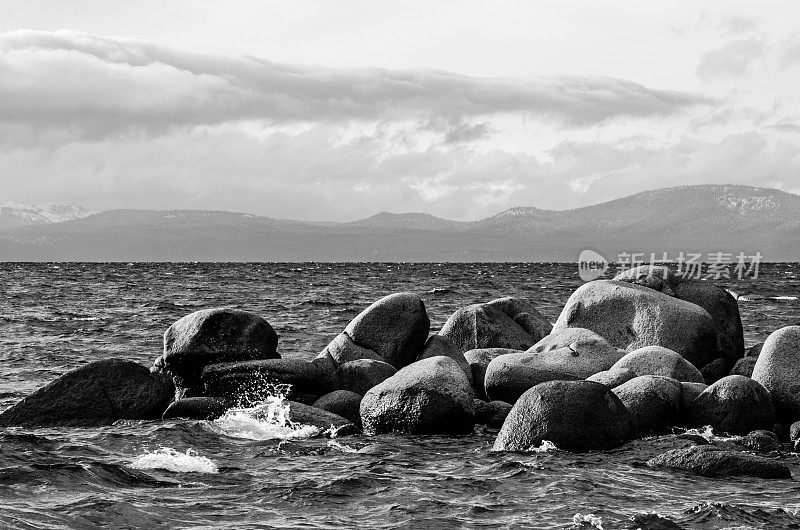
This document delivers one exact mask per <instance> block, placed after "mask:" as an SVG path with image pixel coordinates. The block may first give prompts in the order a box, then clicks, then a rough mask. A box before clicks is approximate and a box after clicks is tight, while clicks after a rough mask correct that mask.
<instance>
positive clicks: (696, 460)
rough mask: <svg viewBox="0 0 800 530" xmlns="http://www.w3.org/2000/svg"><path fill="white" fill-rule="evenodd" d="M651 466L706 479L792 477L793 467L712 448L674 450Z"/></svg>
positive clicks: (652, 460) (658, 458) (658, 457)
mask: <svg viewBox="0 0 800 530" xmlns="http://www.w3.org/2000/svg"><path fill="white" fill-rule="evenodd" d="M647 465H648V466H650V467H653V468H670V469H682V470H685V471H691V472H692V473H696V474H698V475H703V476H706V477H757V478H767V479H778V478H786V479H790V478H792V473H791V471H789V468H788V467H786V466H785V465H783V464H781V463H780V462H776V461H775V460H771V459H769V458H765V457H763V456H756V455H751V454H748V453H740V452H737V451H728V450H724V449H720V448H717V447H714V446H710V445H695V446H692V447H688V448H686V449H673V450H671V451H667V452H666V453H664V454H661V455H659V456H657V457H655V458H652V459H650V460H648V461H647Z"/></svg>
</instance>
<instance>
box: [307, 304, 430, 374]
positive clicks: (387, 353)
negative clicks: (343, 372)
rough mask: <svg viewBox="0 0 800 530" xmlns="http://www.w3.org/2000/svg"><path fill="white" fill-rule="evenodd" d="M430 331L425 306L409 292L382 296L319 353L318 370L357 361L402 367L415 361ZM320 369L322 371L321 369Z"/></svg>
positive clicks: (330, 368) (333, 368) (329, 369)
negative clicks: (371, 360) (371, 361)
mask: <svg viewBox="0 0 800 530" xmlns="http://www.w3.org/2000/svg"><path fill="white" fill-rule="evenodd" d="M429 330H430V319H429V318H428V313H427V311H426V310H425V304H424V303H423V302H422V299H420V297H419V296H417V295H415V294H413V293H394V294H390V295H389V296H385V297H383V298H381V299H380V300H378V301H377V302H375V303H373V304H372V305H371V306H369V307H368V308H366V309H365V310H364V311H362V312H361V313H360V314H358V315H357V316H356V317H355V318H354V319H353V320H352V321H350V323H349V324H348V325H347V327H346V328H345V329H344V331H343V332H342V333H341V334H340V335H339V336H338V337H336V338H335V339H334V340H333V341H331V343H330V344H328V346H327V347H326V348H325V349H324V350H323V351H322V353H320V354H319V356H318V359H320V360H319V361H317V362H315V364H317V366H318V367H320V368H323V366H325V365H327V366H328V371H334V370H336V368H338V367H339V366H341V365H342V364H344V363H346V362H349V361H355V360H358V359H375V360H379V361H383V362H386V363H388V364H391V365H392V366H394V367H395V368H398V369H399V368H402V367H404V366H406V365H408V364H409V363H411V362H413V361H414V359H416V358H417V355H419V353H420V352H421V351H422V348H423V346H424V345H425V341H426V340H427V338H428V331H429ZM323 370H324V368H323Z"/></svg>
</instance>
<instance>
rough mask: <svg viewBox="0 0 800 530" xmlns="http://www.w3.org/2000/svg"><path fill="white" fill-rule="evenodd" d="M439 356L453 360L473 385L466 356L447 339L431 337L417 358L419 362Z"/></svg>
mask: <svg viewBox="0 0 800 530" xmlns="http://www.w3.org/2000/svg"><path fill="white" fill-rule="evenodd" d="M439 356H443V357H450V358H451V359H453V360H454V361H455V362H456V364H457V365H458V366H460V367H461V369H462V370H463V371H464V374H465V375H466V376H467V379H469V384H472V382H473V379H472V367H471V366H470V365H469V363H468V362H467V359H466V357H464V354H463V353H462V352H461V350H460V349H459V348H457V347H456V345H455V344H453V343H452V342H450V339H448V338H447V337H443V336H441V335H431V336H430V337H429V338H428V342H426V343H425V347H424V348H423V349H422V353H420V354H419V357H417V360H418V361H421V360H422V359H429V358H431V357H439Z"/></svg>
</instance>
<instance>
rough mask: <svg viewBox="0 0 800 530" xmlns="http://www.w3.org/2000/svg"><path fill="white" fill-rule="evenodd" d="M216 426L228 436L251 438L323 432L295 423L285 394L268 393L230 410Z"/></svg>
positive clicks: (309, 436) (285, 437) (295, 436)
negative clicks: (247, 405)
mask: <svg viewBox="0 0 800 530" xmlns="http://www.w3.org/2000/svg"><path fill="white" fill-rule="evenodd" d="M212 426H213V428H214V429H215V430H216V431H217V432H219V433H221V434H224V435H226V436H231V437H233V438H245V439H248V440H289V439H296V438H311V437H313V436H317V435H318V434H320V432H321V430H320V429H319V427H314V426H311V425H297V424H294V423H292V422H291V420H290V419H289V403H288V402H287V401H286V399H285V397H284V396H283V395H281V394H278V395H274V396H268V397H267V398H266V399H265V400H264V401H263V402H261V403H258V404H256V405H253V406H251V407H242V408H234V409H230V410H228V411H227V412H226V413H225V414H224V415H223V416H222V417H220V418H218V419H217V420H215V421H214V422H213V423H212Z"/></svg>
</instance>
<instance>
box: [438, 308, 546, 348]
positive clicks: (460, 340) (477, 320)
mask: <svg viewBox="0 0 800 530" xmlns="http://www.w3.org/2000/svg"><path fill="white" fill-rule="evenodd" d="M549 332H550V323H549V322H547V319H545V318H544V317H543V316H542V315H541V314H539V312H538V311H536V309H535V308H533V306H532V305H531V304H530V303H528V302H525V301H524V300H520V299H518V298H499V299H497V300H492V301H491V302H487V303H485V304H474V305H470V306H467V307H463V308H461V309H459V310H458V311H456V312H455V313H453V314H452V315H451V316H450V318H448V319H447V322H445V323H444V325H443V326H442V329H441V330H440V331H439V335H441V336H443V337H447V338H448V339H450V341H451V342H452V343H453V344H455V345H456V347H458V348H459V349H460V350H461V351H462V352H468V351H469V350H474V349H477V348H508V349H512V350H527V349H528V348H530V347H531V346H533V345H534V344H535V343H536V342H537V341H539V340H540V339H541V338H542V337H544V336H545V335H547V334H548V333H549Z"/></svg>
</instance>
